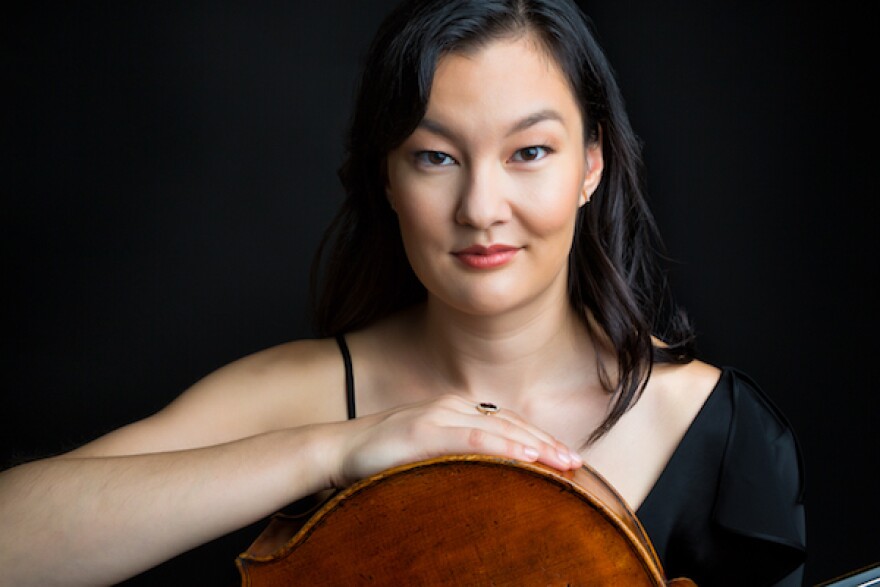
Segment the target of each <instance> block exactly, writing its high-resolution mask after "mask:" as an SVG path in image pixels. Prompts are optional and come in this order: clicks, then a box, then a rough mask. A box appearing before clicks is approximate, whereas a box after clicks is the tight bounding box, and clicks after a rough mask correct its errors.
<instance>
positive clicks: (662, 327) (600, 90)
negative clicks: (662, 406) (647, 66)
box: [312, 0, 694, 443]
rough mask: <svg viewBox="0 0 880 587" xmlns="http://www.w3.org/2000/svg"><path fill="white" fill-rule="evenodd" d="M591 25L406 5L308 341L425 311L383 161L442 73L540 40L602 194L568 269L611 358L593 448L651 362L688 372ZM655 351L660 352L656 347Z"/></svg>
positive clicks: (508, 12)
mask: <svg viewBox="0 0 880 587" xmlns="http://www.w3.org/2000/svg"><path fill="white" fill-rule="evenodd" d="M592 29H593V25H592V23H591V21H590V20H589V19H588V18H587V17H586V16H585V15H584V14H583V12H581V10H580V9H579V8H578V6H577V5H575V4H574V3H573V2H571V1H569V0H405V1H404V2H403V3H401V4H400V5H398V6H397V8H396V9H394V11H393V12H391V13H390V14H389V15H388V16H387V17H386V19H385V20H384V21H383V23H382V24H381V26H380V28H379V30H378V32H377V34H376V37H375V38H374V39H373V43H372V44H371V46H370V48H369V51H368V53H367V56H366V61H365V63H364V68H363V73H362V77H361V80H360V83H359V86H358V90H357V96H356V103H355V108H354V112H353V116H352V118H351V121H350V127H349V131H348V137H347V143H346V159H345V161H344V163H343V165H342V166H341V168H340V170H339V177H340V179H341V181H342V184H343V186H344V188H345V190H346V194H347V196H346V199H345V200H344V202H343V204H342V206H341V208H340V209H339V211H338V213H337V215H336V217H335V218H334V220H333V222H332V223H331V225H330V226H329V228H328V230H327V232H326V233H325V235H324V238H323V240H322V241H321V243H320V246H319V248H318V252H317V256H316V258H315V262H314V265H313V269H312V302H313V310H314V313H313V316H314V326H315V330H316V334H317V335H318V336H334V335H337V334H340V333H345V332H347V331H351V330H356V329H359V328H362V327H365V326H367V325H369V324H371V323H373V322H375V321H376V320H378V319H380V318H382V317H384V316H387V315H389V314H391V313H393V312H395V311H397V310H400V309H402V308H405V307H407V306H410V305H412V304H415V303H417V302H420V301H422V300H424V299H425V298H426V291H425V288H424V286H423V285H422V284H421V283H420V282H419V280H418V279H417V278H416V275H415V273H414V272H413V271H412V269H411V267H410V265H409V263H408V261H407V258H406V255H405V253H404V249H403V244H402V241H401V237H400V230H399V227H398V223H397V216H396V215H395V214H394V213H393V211H392V210H391V208H390V206H389V204H388V202H387V199H386V196H385V163H386V156H387V154H388V153H389V152H390V151H391V150H392V149H394V148H396V147H397V146H399V145H400V144H401V143H402V142H403V141H404V140H405V139H406V138H407V137H408V136H409V135H410V134H411V133H412V132H413V131H414V130H415V128H416V126H417V125H418V124H419V122H420V121H421V119H422V117H423V116H424V114H425V110H426V107H427V102H428V97H429V95H430V92H431V83H432V81H433V77H434V71H435V69H436V66H437V63H438V60H439V59H440V58H441V57H443V56H444V55H445V54H448V53H450V52H467V51H472V50H474V49H478V48H479V47H481V46H483V45H485V44H487V43H489V42H491V41H493V40H496V39H502V38H510V37H517V36H522V35H525V34H528V35H531V36H533V37H534V38H535V39H537V40H539V41H540V42H541V43H542V44H543V47H544V48H545V50H546V51H547V52H548V54H549V55H551V56H552V57H553V58H554V59H555V60H556V63H557V64H558V65H559V67H560V68H561V69H562V71H563V73H564V75H565V77H566V78H567V80H568V82H569V84H570V86H571V88H572V90H573V92H574V95H575V97H576V99H577V101H578V104H579V106H580V109H581V114H582V118H583V121H584V126H585V128H584V136H585V138H586V141H587V142H588V143H589V142H595V141H600V140H601V144H602V153H603V157H604V172H603V175H602V180H601V182H600V184H599V186H598V188H597V190H596V191H595V193H594V194H593V196H592V199H591V201H590V203H589V204H588V205H587V206H582V207H581V209H580V212H579V213H578V217H577V221H576V228H575V236H574V242H573V246H572V249H571V253H570V255H569V279H568V292H569V300H570V302H571V304H572V307H573V308H575V309H576V310H577V311H578V315H581V316H583V317H584V324H585V325H586V326H587V328H589V329H590V331H591V332H592V334H593V335H594V338H595V339H596V340H600V341H605V343H606V344H607V345H608V346H609V347H612V348H611V349H610V350H612V351H613V352H614V353H615V354H616V356H617V372H616V376H614V377H612V376H609V374H608V373H606V372H605V371H604V370H603V371H600V376H601V381H602V383H603V385H604V386H605V388H606V390H607V391H608V392H609V393H613V394H615V397H614V399H613V401H612V406H611V410H610V411H609V414H608V415H607V417H606V419H605V420H604V422H603V423H602V424H601V425H600V426H599V427H598V428H597V429H596V430H594V431H593V432H592V434H591V435H590V437H589V439H588V441H587V442H588V443H591V442H593V441H595V440H596V439H598V438H599V437H601V436H602V435H603V434H604V433H605V432H607V431H608V430H609V429H610V428H611V427H612V426H613V425H614V424H615V423H616V422H617V420H618V419H619V418H620V417H621V416H622V415H623V414H624V413H625V412H626V411H627V410H628V409H629V408H630V407H631V406H632V405H634V404H635V402H636V401H638V398H639V396H640V395H641V393H642V391H643V390H644V386H645V385H646V383H647V381H648V378H649V377H650V373H651V368H652V366H653V364H654V363H656V362H674V363H686V362H688V361H690V360H691V359H692V358H693V355H694V347H693V344H694V332H693V329H692V327H691V325H690V323H689V322H688V320H687V317H686V315H685V314H684V312H683V311H681V310H680V309H679V308H677V307H676V305H675V304H674V303H673V299H672V295H671V293H670V290H669V287H668V284H667V281H666V277H665V272H664V271H663V270H662V268H661V261H663V260H665V256H664V253H663V246H662V241H661V239H660V235H659V233H658V230H657V226H656V223H655V221H654V218H653V215H652V214H651V212H650V210H649V208H648V205H647V202H646V200H645V195H644V191H645V190H644V174H643V164H642V158H641V145H640V142H639V140H638V138H637V137H636V135H635V134H634V132H633V130H632V128H631V126H630V123H629V119H628V117H627V114H626V111H625V108H624V102H623V99H622V97H621V95H620V91H619V89H618V86H617V82H616V80H615V76H614V72H613V70H612V68H611V66H610V65H609V63H608V61H607V60H606V58H605V55H604V53H603V51H602V49H601V48H600V46H599V44H598V43H597V41H596V37H595V35H594V33H593V30H592ZM652 336H653V337H656V338H657V339H658V340H659V341H660V342H657V341H656V340H654V339H653V338H652Z"/></svg>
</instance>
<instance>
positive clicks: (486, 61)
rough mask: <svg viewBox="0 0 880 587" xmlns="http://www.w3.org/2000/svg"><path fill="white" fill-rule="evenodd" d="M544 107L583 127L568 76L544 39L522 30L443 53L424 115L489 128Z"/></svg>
mask: <svg viewBox="0 0 880 587" xmlns="http://www.w3.org/2000/svg"><path fill="white" fill-rule="evenodd" d="M541 111H554V112H557V113H558V114H559V118H560V119H561V120H560V123H561V124H562V125H563V126H566V127H571V129H572V130H575V129H576V130H578V131H580V130H581V127H582V124H581V113H580V108H579V106H578V102H577V100H576V98H575V96H574V93H573V92H572V90H571V86H570V84H569V82H568V79H567V77H566V76H565V74H564V73H563V71H562V69H561V68H560V67H559V65H558V64H557V63H556V60H555V59H554V58H553V57H552V55H551V54H550V53H549V52H548V50H547V49H546V48H545V47H544V45H543V44H542V43H540V42H539V41H537V40H536V39H534V38H533V37H532V36H529V35H522V36H517V37H511V38H501V39H497V40H493V41H490V42H488V43H486V44H482V45H478V46H476V47H473V48H471V49H469V50H468V51H465V52H452V53H448V54H446V55H444V56H443V57H442V58H441V59H440V60H439V62H438V64H437V69H436V71H435V74H434V80H433V83H432V86H431V94H430V96H429V98H428V105H427V111H426V114H425V118H428V119H431V120H439V121H441V122H443V124H447V125H448V124H453V125H456V126H460V127H462V128H464V129H468V128H470V129H472V130H474V131H475V132H476V131H479V132H489V131H490V130H492V129H493V128H494V127H496V126H499V127H503V126H505V125H509V124H512V123H514V122H516V121H517V120H520V119H522V118H523V117H525V116H530V115H532V114H533V113H535V112H541Z"/></svg>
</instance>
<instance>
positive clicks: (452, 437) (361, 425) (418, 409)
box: [331, 395, 583, 487]
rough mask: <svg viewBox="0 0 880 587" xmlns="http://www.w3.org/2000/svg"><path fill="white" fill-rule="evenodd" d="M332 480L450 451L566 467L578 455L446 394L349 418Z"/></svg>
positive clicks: (505, 413) (517, 422)
mask: <svg viewBox="0 0 880 587" xmlns="http://www.w3.org/2000/svg"><path fill="white" fill-rule="evenodd" d="M344 427H347V428H348V429H350V430H352V432H351V433H350V434H349V435H347V436H346V437H344V439H343V441H342V443H341V447H340V453H339V454H338V461H337V462H338V463H339V468H338V471H337V473H336V474H335V475H333V476H332V479H331V482H332V483H333V485H334V486H336V487H344V486H346V485H349V484H351V483H353V482H355V481H357V480H359V479H363V478H364V477H368V476H370V475H372V474H375V473H378V472H379V471H382V470H384V469H387V468H389V467H393V466H396V465H402V464H405V463H410V462H415V461H419V460H424V459H429V458H433V457H438V456H442V455H448V454H465V453H474V454H488V455H496V456H503V457H508V458H512V459H518V460H521V461H527V462H534V461H540V462H542V463H544V464H546V465H549V466H551V467H553V468H555V469H558V470H561V471H565V470H568V469H576V468H578V467H580V466H581V465H582V464H583V461H582V459H581V457H580V455H579V454H578V453H577V452H576V451H574V450H572V449H570V448H569V447H567V446H565V445H564V444H562V443H561V442H559V441H558V440H556V439H555V438H553V437H552V436H551V435H550V434H547V433H546V432H544V431H543V430H540V429H539V428H536V427H535V426H532V425H531V424H529V423H527V422H525V421H524V420H523V419H522V418H520V417H519V416H518V415H517V414H515V413H514V412H512V411H511V410H508V409H503V408H502V409H501V410H500V411H498V412H496V413H494V414H489V415H486V414H481V413H480V412H478V411H477V410H476V408H475V402H473V401H471V400H468V399H465V398H462V397H459V396H456V395H445V396H442V397H439V398H436V399H432V400H429V401H425V402H421V403H417V404H410V405H407V406H403V407H400V408H396V409H393V410H389V411H387V412H382V413H379V414H373V415H370V416H365V417H362V418H358V419H356V420H350V421H348V422H346V423H344Z"/></svg>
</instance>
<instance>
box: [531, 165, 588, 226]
mask: <svg viewBox="0 0 880 587" xmlns="http://www.w3.org/2000/svg"><path fill="white" fill-rule="evenodd" d="M528 187H529V190H528V196H527V197H524V198H522V200H521V210H523V214H522V215H521V216H522V218H523V219H524V221H525V222H526V223H527V224H528V228H529V229H530V231H531V232H532V233H534V234H535V235H537V236H546V237H548V238H550V237H554V236H558V235H559V234H560V233H564V234H569V233H572V231H573V230H574V223H575V220H576V218H577V213H578V210H579V209H580V206H579V199H580V193H581V188H582V187H583V175H578V174H576V173H572V172H569V173H565V174H555V175H553V176H552V177H544V178H541V179H540V181H536V182H534V184H533V185H531V186H528Z"/></svg>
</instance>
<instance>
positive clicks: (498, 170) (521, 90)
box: [387, 36, 602, 315]
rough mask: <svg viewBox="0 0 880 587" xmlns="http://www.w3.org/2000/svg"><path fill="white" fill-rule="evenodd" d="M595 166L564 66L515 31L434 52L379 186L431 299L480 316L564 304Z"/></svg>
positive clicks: (597, 155)
mask: <svg viewBox="0 0 880 587" xmlns="http://www.w3.org/2000/svg"><path fill="white" fill-rule="evenodd" d="M601 173H602V154H601V146H600V145H589V146H588V145H585V144H584V136H583V120H582V117H581V113H580V109H579V108H578V104H577V101H576V100H575V97H574V95H573V94H572V91H571V89H570V88H569V85H568V83H567V81H566V78H565V76H564V74H563V73H562V71H561V70H560V69H559V67H558V66H557V65H556V63H555V61H554V60H553V59H552V57H550V56H549V54H548V53H546V52H545V51H544V50H543V49H542V48H541V47H540V45H539V44H538V43H536V42H535V41H533V40H532V39H531V38H530V37H528V36H526V37H521V38H515V39H503V40H498V41H493V42H491V43H490V44H488V45H486V46H484V47H481V48H478V49H476V50H475V51H473V52H470V53H451V54H448V55H446V56H444V57H443V58H442V59H441V60H440V62H439V63H438V65H437V71H436V73H435V75H434V82H433V85H432V89H431V95H430V97H429V99H428V105H427V111H426V113H425V117H424V119H423V120H422V121H421V123H420V124H419V126H418V128H416V130H415V131H414V132H413V133H412V135H410V136H409V137H408V138H407V139H406V140H405V141H404V142H403V144H402V145H400V146H399V147H398V148H396V149H395V150H393V151H391V153H389V155H388V184H387V195H388V200H389V202H390V204H391V206H392V207H393V209H394V210H395V211H396V213H397V216H398V219H399V223H400V231H401V235H402V238H403V244H404V248H405V250H406V254H407V257H408V258H409V262H410V264H411V265H412V267H413V270H414V271H415V273H416V275H417V276H418V277H419V279H420V280H421V281H422V283H423V284H424V285H425V287H426V289H427V290H428V294H429V296H430V297H431V298H433V299H432V301H440V302H442V303H444V304H447V305H449V306H451V307H453V308H456V309H457V310H459V311H463V312H466V313H469V314H482V315H488V314H497V313H500V312H504V311H507V310H512V309H516V308H520V307H524V306H527V305H529V304H535V303H538V304H540V303H542V302H550V303H559V302H560V301H564V303H567V299H568V298H567V293H566V291H567V276H568V273H567V271H568V254H569V251H570V249H571V245H572V238H573V235H574V226H575V219H576V216H577V212H578V209H579V208H580V207H581V206H583V205H584V204H585V203H586V202H587V201H588V198H589V196H590V195H591V194H592V192H593V191H594V190H595V188H596V186H597V185H598V183H599V179H600V177H601Z"/></svg>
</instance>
